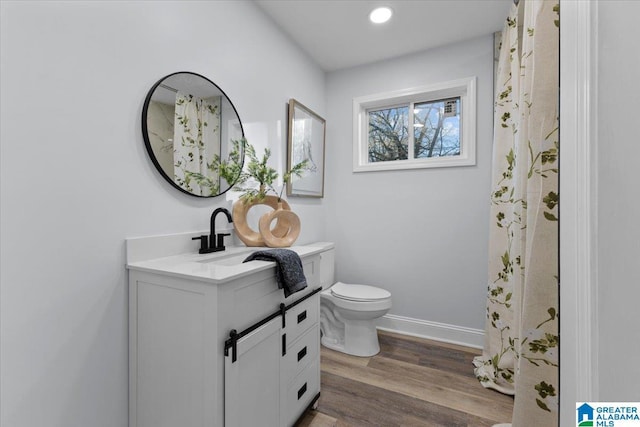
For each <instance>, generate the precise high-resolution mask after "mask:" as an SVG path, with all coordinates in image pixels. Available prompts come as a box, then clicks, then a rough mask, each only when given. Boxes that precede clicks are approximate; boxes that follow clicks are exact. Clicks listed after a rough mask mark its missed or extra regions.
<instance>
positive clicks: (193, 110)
mask: <svg viewBox="0 0 640 427" xmlns="http://www.w3.org/2000/svg"><path fill="white" fill-rule="evenodd" d="M219 153H220V97H213V98H208V99H201V98H197V97H195V96H193V95H189V94H185V93H182V92H178V93H177V94H176V105H175V126H174V137H173V159H174V179H175V182H176V184H178V185H179V186H180V187H182V188H184V189H185V190H187V191H189V192H190V193H193V194H199V195H202V196H209V195H212V194H217V190H218V185H219V183H218V172H217V168H210V167H209V165H211V164H212V163H213V162H214V159H216V158H218V156H219Z"/></svg>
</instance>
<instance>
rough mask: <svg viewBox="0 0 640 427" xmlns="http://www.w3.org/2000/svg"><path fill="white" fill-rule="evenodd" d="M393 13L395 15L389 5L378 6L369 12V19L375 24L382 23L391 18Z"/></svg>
mask: <svg viewBox="0 0 640 427" xmlns="http://www.w3.org/2000/svg"><path fill="white" fill-rule="evenodd" d="M391 15H393V11H392V10H391V9H390V8H388V7H378V8H376V9H373V10H372V11H371V13H370V14H369V19H370V20H371V22H373V23H374V24H382V23H384V22H387V21H388V20H389V19H391Z"/></svg>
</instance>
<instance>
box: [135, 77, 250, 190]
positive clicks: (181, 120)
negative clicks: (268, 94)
mask: <svg viewBox="0 0 640 427" xmlns="http://www.w3.org/2000/svg"><path fill="white" fill-rule="evenodd" d="M142 136H143V138H144V143H145V145H146V147H147V151H148V152H149V156H150V157H151V160H152V161H153V164H154V165H155V166H156V168H157V169H158V171H159V172H160V174H161V175H162V176H164V178H165V179H166V180H167V181H169V182H170V183H171V185H173V186H174V187H176V188H177V189H179V190H180V191H182V192H185V193H187V194H191V195H193V196H196V197H215V196H219V195H220V194H222V193H224V192H226V191H227V190H229V189H230V188H231V187H232V186H233V184H235V182H236V180H237V179H238V177H239V175H240V171H241V170H242V163H243V161H244V153H243V143H242V142H241V141H242V140H243V138H244V130H243V129H242V123H241V122H240V117H239V116H238V112H237V111H236V109H235V107H234V106H233V104H232V103H231V100H229V98H228V97H227V95H226V94H225V93H224V92H223V91H222V89H220V88H219V87H218V86H217V85H216V84H215V83H213V82H212V81H211V80H209V79H207V78H206V77H204V76H201V75H199V74H196V73H192V72H188V71H182V72H177V73H173V74H169V75H168V76H165V77H163V78H161V79H160V80H158V82H156V84H154V85H153V87H152V88H151V90H150V91H149V93H148V94H147V98H146V99H145V101H144V107H143V108H142ZM221 164H222V165H223V167H220V166H221ZM229 165H233V167H228V166H229ZM225 166H226V167H225Z"/></svg>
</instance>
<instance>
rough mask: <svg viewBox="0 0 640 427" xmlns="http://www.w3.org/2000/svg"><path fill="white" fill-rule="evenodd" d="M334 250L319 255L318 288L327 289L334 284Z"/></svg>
mask: <svg viewBox="0 0 640 427" xmlns="http://www.w3.org/2000/svg"><path fill="white" fill-rule="evenodd" d="M335 261H336V250H335V249H329V250H326V251H324V252H321V253H320V286H322V289H323V290H324V289H329V288H330V287H331V286H333V284H334V283H335V272H336V270H335Z"/></svg>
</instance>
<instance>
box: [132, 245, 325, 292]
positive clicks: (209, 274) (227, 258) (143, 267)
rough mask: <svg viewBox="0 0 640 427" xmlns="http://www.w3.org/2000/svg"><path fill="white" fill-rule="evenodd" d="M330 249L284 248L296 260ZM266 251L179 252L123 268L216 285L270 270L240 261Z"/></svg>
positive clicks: (269, 264)
mask: <svg viewBox="0 0 640 427" xmlns="http://www.w3.org/2000/svg"><path fill="white" fill-rule="evenodd" d="M127 243H129V242H127ZM330 247H333V245H332V244H330V243H315V244H309V245H301V246H292V247H290V248H286V249H290V250H293V251H295V252H297V253H298V255H300V258H304V257H307V256H311V255H315V254H317V253H320V252H324V251H326V250H327V249H329V248H330ZM268 249H270V248H266V247H246V246H230V247H227V248H226V249H225V250H224V251H221V252H213V253H210V254H199V253H197V252H193V253H180V254H175V255H170V256H165V257H159V258H153V259H146V260H139V261H129V262H127V268H128V269H129V270H139V271H146V272H151V273H158V274H164V275H168V276H174V277H181V278H187V279H192V280H201V281H205V282H210V283H214V284H220V283H225V282H228V281H231V280H234V279H237V278H239V277H243V276H246V275H249V274H253V273H256V272H259V271H262V270H267V269H269V268H273V267H274V266H275V263H274V262H268V261H249V262H246V263H243V262H242V261H244V259H245V258H246V257H248V256H249V255H250V254H251V253H252V252H255V251H260V250H268Z"/></svg>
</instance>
